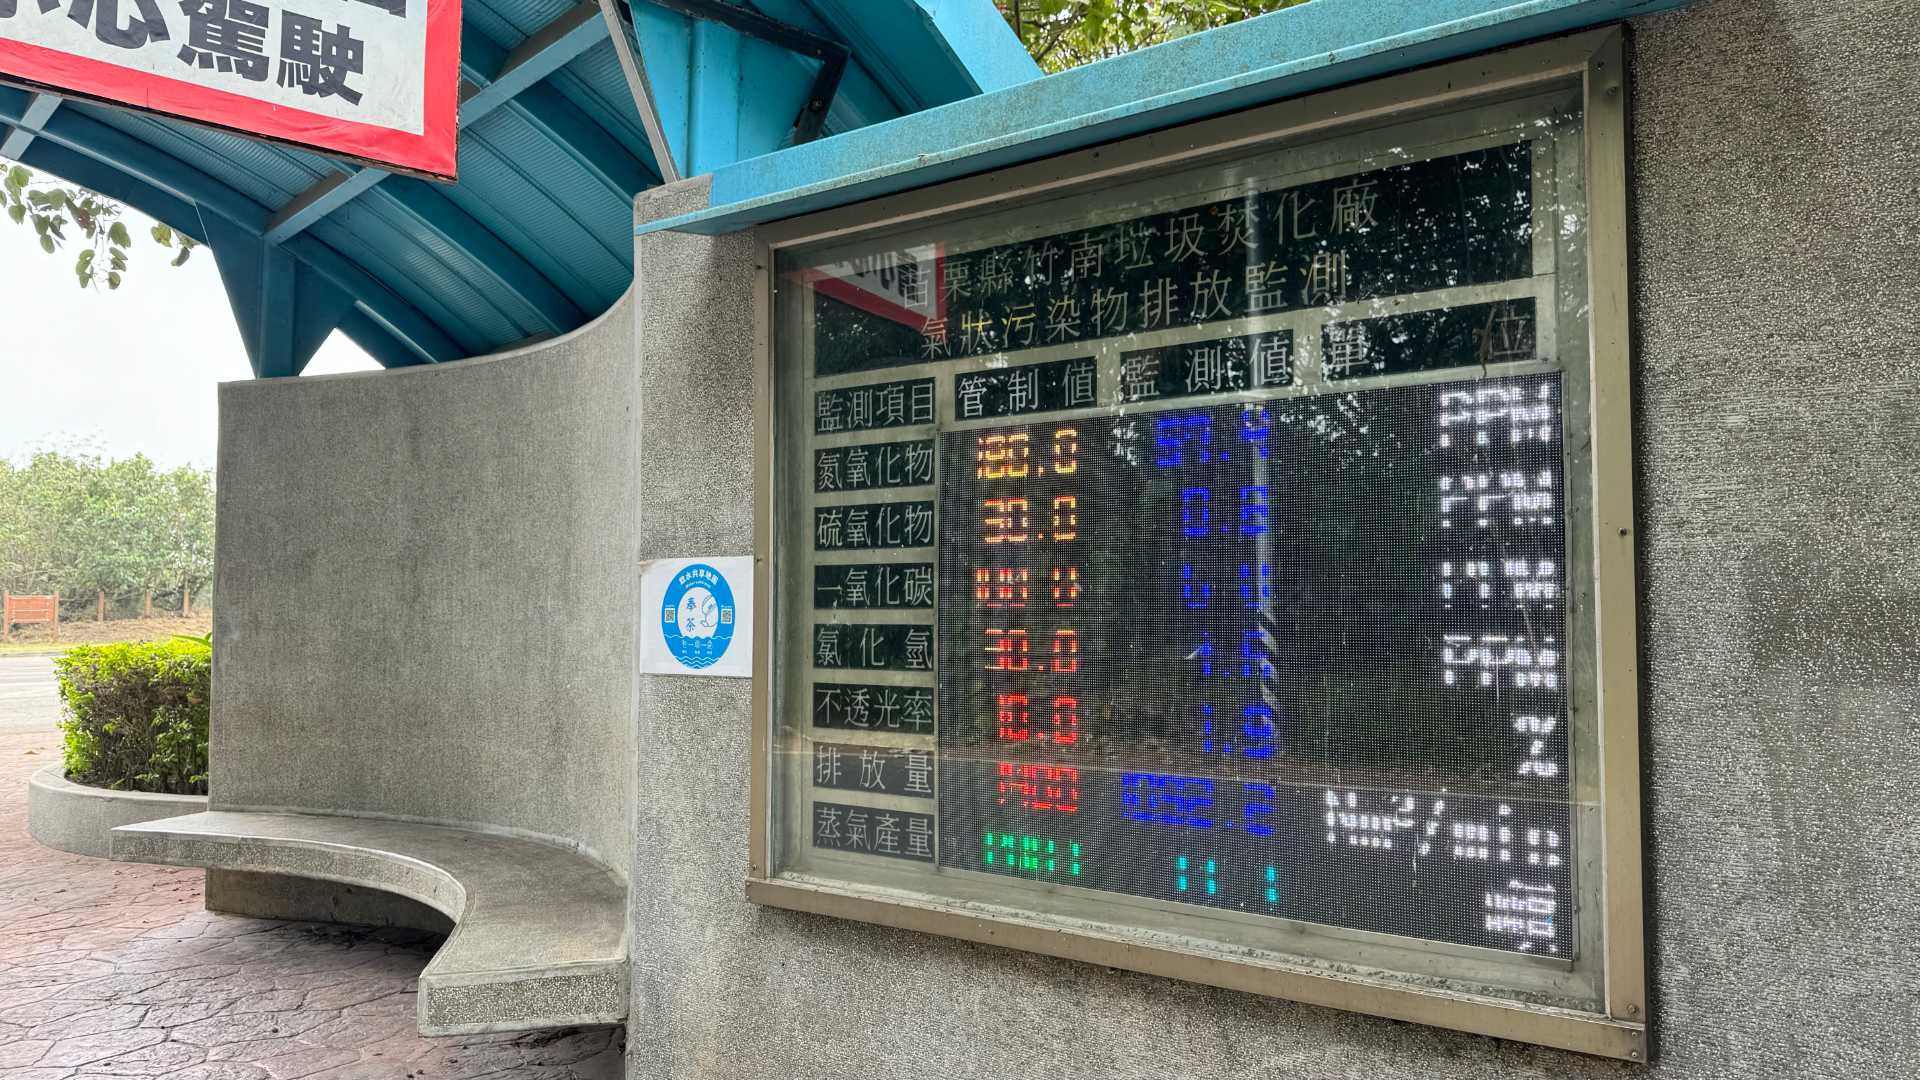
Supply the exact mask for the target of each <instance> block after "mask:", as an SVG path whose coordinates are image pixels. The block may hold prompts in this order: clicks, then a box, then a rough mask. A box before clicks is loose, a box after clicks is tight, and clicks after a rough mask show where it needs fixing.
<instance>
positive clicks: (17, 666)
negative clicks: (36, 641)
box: [0, 656, 60, 732]
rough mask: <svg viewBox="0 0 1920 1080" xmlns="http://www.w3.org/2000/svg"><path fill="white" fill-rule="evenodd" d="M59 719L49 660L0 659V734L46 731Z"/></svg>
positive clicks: (13, 657)
mask: <svg viewBox="0 0 1920 1080" xmlns="http://www.w3.org/2000/svg"><path fill="white" fill-rule="evenodd" d="M59 719H60V694H59V690H58V687H57V684H56V683H55V682H54V679H53V657H51V656H0V732H7V731H49V730H51V729H52V728H53V725H54V723H55V721H57V720H59Z"/></svg>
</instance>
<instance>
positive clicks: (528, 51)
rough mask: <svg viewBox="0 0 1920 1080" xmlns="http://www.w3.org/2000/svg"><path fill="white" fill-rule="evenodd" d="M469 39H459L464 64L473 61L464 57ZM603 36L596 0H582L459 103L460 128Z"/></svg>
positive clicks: (532, 37) (516, 49)
mask: <svg viewBox="0 0 1920 1080" xmlns="http://www.w3.org/2000/svg"><path fill="white" fill-rule="evenodd" d="M471 36H474V35H468V34H462V35H461V52H462V54H463V55H462V60H463V62H465V63H471V62H472V59H473V58H471V57H468V56H466V55H464V54H465V53H466V39H467V38H468V37H471ZM606 36H607V23H606V20H605V19H603V18H601V15H600V5H599V3H598V2H597V0H582V2H581V3H578V4H575V5H574V6H573V7H571V8H568V9H567V10H566V11H565V12H562V13H561V14H560V15H559V16H558V17H556V18H555V19H554V20H553V21H552V22H550V23H548V24H546V25H545V26H542V27H541V28H540V29H538V30H535V31H534V32H533V33H532V34H529V35H528V36H527V39H526V40H525V41H522V42H521V43H520V44H519V45H516V46H514V49H513V51H512V52H510V53H508V54H507V56H506V58H505V59H504V60H502V61H501V62H500V63H499V65H498V66H497V67H495V68H494V69H493V71H492V72H491V78H490V79H489V80H488V81H487V83H486V84H485V85H483V86H481V87H480V89H479V90H477V91H476V92H474V93H472V94H470V95H468V96H467V97H466V98H465V99H464V100H462V101H461V102H460V126H461V127H466V126H467V125H469V124H471V123H473V122H474V121H475V120H478V119H480V118H481V117H482V116H485V115H486V114H487V113H489V112H492V111H493V110H494V109H497V108H499V107H500V106H502V105H504V104H506V103H507V100H508V99H509V98H512V97H513V96H514V95H515V94H518V93H519V92H520V91H522V90H525V89H526V88H527V87H529V86H532V85H533V84H534V83H537V82H539V81H540V80H542V79H544V78H546V77H547V76H549V75H551V74H553V73H554V72H556V71H558V70H560V69H561V68H562V67H565V66H566V65H567V64H568V63H569V62H570V61H572V60H573V58H574V57H576V56H579V55H580V54H581V53H583V52H586V51H587V50H588V49H590V48H592V47H593V46H595V45H598V44H600V42H601V41H602V40H603V39H604V38H605V37H606Z"/></svg>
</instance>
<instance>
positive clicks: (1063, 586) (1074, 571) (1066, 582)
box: [1053, 566, 1080, 608]
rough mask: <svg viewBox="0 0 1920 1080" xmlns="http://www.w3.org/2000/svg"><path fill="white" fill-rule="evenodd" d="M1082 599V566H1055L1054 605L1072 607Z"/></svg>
mask: <svg viewBox="0 0 1920 1080" xmlns="http://www.w3.org/2000/svg"><path fill="white" fill-rule="evenodd" d="M1078 599H1080V568H1079V567H1077V566H1056V567H1054V568H1053V606H1054V607H1057V608H1070V607H1072V606H1073V602H1074V601H1076V600H1078Z"/></svg>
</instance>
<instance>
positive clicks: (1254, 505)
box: [1240, 484, 1272, 536]
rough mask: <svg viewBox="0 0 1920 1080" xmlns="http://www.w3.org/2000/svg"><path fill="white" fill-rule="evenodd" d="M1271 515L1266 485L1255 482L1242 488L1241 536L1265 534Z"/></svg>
mask: <svg viewBox="0 0 1920 1080" xmlns="http://www.w3.org/2000/svg"><path fill="white" fill-rule="evenodd" d="M1271 516H1272V514H1271V510H1270V508H1269V507H1268V506H1267V489H1266V485H1264V484H1253V485H1249V486H1247V487H1243V488H1241V489H1240V535H1241V536H1264V535H1265V534H1266V531H1267V525H1268V522H1269V520H1270V519H1271Z"/></svg>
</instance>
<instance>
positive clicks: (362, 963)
mask: <svg viewBox="0 0 1920 1080" xmlns="http://www.w3.org/2000/svg"><path fill="white" fill-rule="evenodd" d="M58 747H59V737H58V735H57V734H56V733H54V732H51V731H46V730H40V731H32V732H21V731H6V730H0V1078H5V1080H83V1078H89V1080H92V1078H102V1080H104V1078H106V1077H116V1078H125V1077H136V1076H166V1077H177V1078H182V1080H294V1078H295V1077H305V1078H309V1080H478V1078H481V1077H513V1078H515V1080H519V1078H527V1080H612V1078H615V1077H618V1076H619V1075H620V1056H621V1052H622V1047H621V1043H622V1042H623V1037H622V1032H621V1029H619V1028H578V1029H573V1030H569V1031H557V1032H539V1033H533V1034H524V1035H518V1036H514V1035H490V1036H472V1037H464V1038H452V1039H426V1038H422V1037H421V1036H420V1034H419V1033H418V1032H417V1031H416V1030H415V1028H414V982H415V979H416V978H417V977H418V976H419V974H420V969H421V968H422V967H424V966H426V962H427V960H428V958H429V957H431V956H432V955H433V950H434V948H435V946H436V945H437V943H438V939H437V938H434V937H433V936H431V935H427V934H421V933H416V932H414V931H404V930H369V929H364V928H355V927H343V926H334V925H328V924H319V923H289V922H274V921H266V920H260V919H242V918H236V917H233V916H230V915H215V914H213V913H211V912H208V911H206V910H205V909H204V908H203V907H202V906H201V883H202V880H203V874H202V873H201V872H199V871H194V870H174V869H169V868H166V867H158V866H130V865H122V864H119V863H112V862H104V861H101V860H98V859H88V858H83V857H81V856H77V855H67V854H65V853H62V852H57V851H52V850H49V849H47V848H43V847H41V846H39V845H38V844H35V843H34V842H33V841H32V840H31V839H29V838H28V836H27V829H26V820H27V809H26V808H27V777H28V776H29V775H30V774H31V773H32V772H33V771H34V770H35V769H37V768H39V767H40V766H41V765H43V764H46V763H48V762H50V761H53V760H55V759H56V758H57V756H58Z"/></svg>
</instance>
